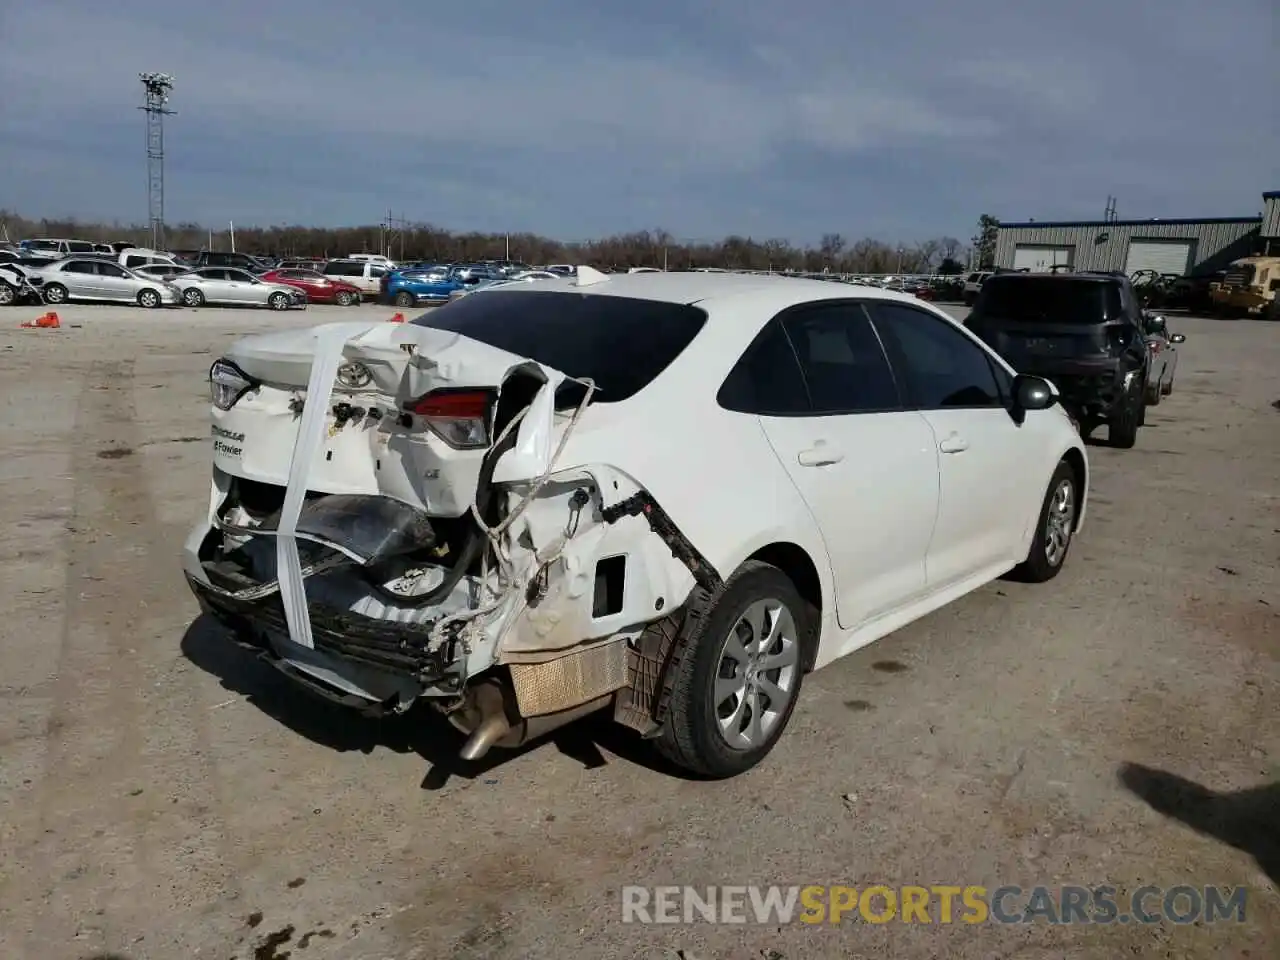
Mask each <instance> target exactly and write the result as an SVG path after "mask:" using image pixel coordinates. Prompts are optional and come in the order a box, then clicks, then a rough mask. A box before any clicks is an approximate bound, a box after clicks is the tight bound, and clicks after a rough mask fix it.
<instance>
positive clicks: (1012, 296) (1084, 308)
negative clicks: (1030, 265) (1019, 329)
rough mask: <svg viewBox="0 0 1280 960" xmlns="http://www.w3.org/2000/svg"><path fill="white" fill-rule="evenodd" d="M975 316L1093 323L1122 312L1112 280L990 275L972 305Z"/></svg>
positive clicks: (1114, 316)
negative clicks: (1109, 281) (1110, 281)
mask: <svg viewBox="0 0 1280 960" xmlns="http://www.w3.org/2000/svg"><path fill="white" fill-rule="evenodd" d="M973 315H974V316H975V317H978V316H981V317H990V318H992V319H994V320H1009V321H1015V322H1022V323H1071V324H1095V323H1104V322H1106V321H1108V320H1115V319H1118V318H1120V317H1122V316H1123V315H1124V304H1123V302H1122V300H1121V298H1120V287H1119V285H1118V284H1116V283H1108V282H1101V281H1097V280H1078V279H1074V278H1071V277H1055V276H1052V275H1045V276H1034V277H1028V276H1025V275H1023V276H1008V277H990V278H988V280H987V282H986V283H984V284H983V285H982V292H981V293H980V294H979V295H978V301H977V303H975V304H974V306H973Z"/></svg>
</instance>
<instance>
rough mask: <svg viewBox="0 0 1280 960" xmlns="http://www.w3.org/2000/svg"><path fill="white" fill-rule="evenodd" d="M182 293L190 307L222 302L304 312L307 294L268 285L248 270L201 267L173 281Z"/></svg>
mask: <svg viewBox="0 0 1280 960" xmlns="http://www.w3.org/2000/svg"><path fill="white" fill-rule="evenodd" d="M170 282H171V283H173V284H175V285H176V286H177V287H178V289H179V290H181V291H182V302H183V303H185V304H186V305H187V306H188V307H200V306H204V305H205V304H206V303H220V304H226V305H228V306H238V307H270V308H271V309H272V310H288V309H289V308H290V307H299V308H303V309H305V308H306V306H307V295H306V294H305V293H303V292H302V291H301V290H299V289H298V288H297V287H287V286H285V285H284V284H280V283H265V282H263V281H262V280H259V279H258V278H257V277H255V276H254V275H253V274H252V273H250V272H249V271H247V270H239V269H237V268H235V267H201V268H200V269H199V270H192V271H191V272H190V273H184V274H181V275H179V276H176V277H174V278H173V280H171V281H170Z"/></svg>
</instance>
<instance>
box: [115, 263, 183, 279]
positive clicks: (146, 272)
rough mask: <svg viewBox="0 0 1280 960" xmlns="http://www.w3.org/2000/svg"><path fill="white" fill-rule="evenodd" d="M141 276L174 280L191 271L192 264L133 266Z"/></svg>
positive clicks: (134, 270) (135, 271)
mask: <svg viewBox="0 0 1280 960" xmlns="http://www.w3.org/2000/svg"><path fill="white" fill-rule="evenodd" d="M127 269H132V270H133V272H134V273H136V274H137V275H138V276H140V277H148V278H150V279H153V280H164V281H167V280H172V279H173V278H174V277H176V276H179V275H180V274H183V273H190V272H191V269H192V268H191V266H190V265H188V266H181V265H179V264H176V263H148V264H147V265H146V266H144V267H131V268H127Z"/></svg>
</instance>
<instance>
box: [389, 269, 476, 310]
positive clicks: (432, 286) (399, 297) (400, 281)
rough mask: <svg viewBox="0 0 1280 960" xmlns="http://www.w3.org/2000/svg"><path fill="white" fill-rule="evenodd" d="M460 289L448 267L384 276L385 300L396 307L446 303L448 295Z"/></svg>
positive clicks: (392, 272)
mask: <svg viewBox="0 0 1280 960" xmlns="http://www.w3.org/2000/svg"><path fill="white" fill-rule="evenodd" d="M460 289H462V282H461V281H460V280H458V279H457V278H456V277H454V276H453V274H452V272H451V271H450V270H449V268H448V267H431V268H429V269H426V270H393V271H391V272H390V273H388V274H387V276H386V292H385V293H384V294H383V298H384V299H385V300H388V301H390V302H391V303H394V304H395V305H396V306H398V307H412V306H416V305H417V304H420V303H448V301H449V295H450V294H451V293H453V292H454V291H455V290H460Z"/></svg>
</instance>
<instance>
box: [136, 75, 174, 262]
mask: <svg viewBox="0 0 1280 960" xmlns="http://www.w3.org/2000/svg"><path fill="white" fill-rule="evenodd" d="M138 79H139V80H141V81H142V85H143V87H144V88H145V89H146V102H145V104H144V105H143V106H141V107H139V108H138V109H139V110H143V111H145V112H146V114H147V216H148V219H150V221H151V247H152V249H154V250H163V249H164V118H165V117H167V116H172V115H173V114H174V113H176V111H174V110H170V109H169V107H168V104H169V91H171V90H172V89H173V77H171V76H169V74H167V73H140V74H138Z"/></svg>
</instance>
